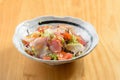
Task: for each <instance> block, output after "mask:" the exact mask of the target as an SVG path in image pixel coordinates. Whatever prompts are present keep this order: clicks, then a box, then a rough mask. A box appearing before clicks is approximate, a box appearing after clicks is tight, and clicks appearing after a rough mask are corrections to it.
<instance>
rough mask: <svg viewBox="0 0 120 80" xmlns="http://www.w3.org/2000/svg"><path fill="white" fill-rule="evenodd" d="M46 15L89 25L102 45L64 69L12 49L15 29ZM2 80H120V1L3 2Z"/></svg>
mask: <svg viewBox="0 0 120 80" xmlns="http://www.w3.org/2000/svg"><path fill="white" fill-rule="evenodd" d="M44 15H54V16H73V17H78V18H82V19H83V20H85V21H88V22H90V23H91V24H93V25H94V27H95V29H96V31H97V33H98V35H99V38H100V40H99V44H98V45H97V47H96V48H95V49H94V50H93V51H92V52H91V54H89V55H87V56H85V57H84V58H82V59H79V60H77V61H75V62H73V63H70V64H65V65H59V66H49V65H46V64H43V63H40V62H36V61H33V60H31V59H28V58H26V57H25V56H23V55H22V54H20V52H18V51H17V49H16V48H15V47H14V45H13V42H12V37H13V34H14V31H15V28H16V26H17V25H18V24H19V23H20V22H22V21H24V20H27V19H32V18H34V17H37V16H44ZM0 80H120V0H0Z"/></svg>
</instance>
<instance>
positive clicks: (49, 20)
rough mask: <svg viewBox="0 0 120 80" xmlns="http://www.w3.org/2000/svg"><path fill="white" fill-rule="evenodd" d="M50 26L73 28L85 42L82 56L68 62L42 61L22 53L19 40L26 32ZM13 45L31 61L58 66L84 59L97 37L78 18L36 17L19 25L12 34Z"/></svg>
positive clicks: (90, 27)
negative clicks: (68, 26) (41, 26)
mask: <svg viewBox="0 0 120 80" xmlns="http://www.w3.org/2000/svg"><path fill="white" fill-rule="evenodd" d="M52 24H66V25H71V26H73V27H74V28H75V32H76V33H77V34H78V35H79V34H80V35H81V36H82V37H83V39H84V40H85V41H87V42H88V43H87V47H86V49H85V50H84V51H83V53H82V54H80V55H79V56H77V57H75V58H74V59H69V60H42V59H39V58H36V57H33V56H31V55H29V54H27V53H26V52H25V51H24V48H23V45H22V42H21V39H22V38H23V37H24V36H26V35H27V30H29V32H30V33H32V32H34V31H35V30H36V28H37V27H38V26H40V25H52ZM13 43H14V45H15V47H16V48H17V49H18V50H19V51H20V53H22V54H23V55H25V56H26V57H28V58H31V59H33V60H36V61H39V62H43V63H47V64H50V65H59V64H64V63H70V62H72V61H75V60H77V59H80V58H82V57H84V56H85V55H87V54H89V53H90V52H91V51H92V50H93V49H94V48H95V46H96V45H97V44H98V35H97V33H96V31H95V29H94V27H93V26H92V25H91V24H89V23H87V22H85V21H83V20H81V19H79V18H74V17H58V16H42V17H37V18H34V19H31V20H26V21H24V22H22V23H20V24H19V25H18V26H17V28H16V30H15V33H14V36H13Z"/></svg>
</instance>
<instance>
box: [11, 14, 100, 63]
mask: <svg viewBox="0 0 120 80" xmlns="http://www.w3.org/2000/svg"><path fill="white" fill-rule="evenodd" d="M13 42H14V44H15V46H16V48H17V49H18V50H19V51H20V52H21V53H22V54H24V55H25V56H27V57H29V58H31V59H34V60H37V61H40V62H44V63H47V64H50V65H58V64H63V63H69V62H72V61H74V60H76V59H78V58H81V57H83V56H85V55H87V54H88V53H90V51H92V50H93V49H94V47H95V46H96V45H97V43H98V36H97V33H96V31H95V29H94V28H93V27H92V25H90V24H89V23H87V22H84V21H82V20H80V19H77V18H73V17H53V16H43V17H38V18H35V19H32V20H27V21H25V22H22V23H21V24H19V25H18V26H17V28H16V31H15V34H14V37H13Z"/></svg>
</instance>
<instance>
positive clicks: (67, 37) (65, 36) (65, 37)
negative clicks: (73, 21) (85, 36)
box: [62, 32, 71, 40]
mask: <svg viewBox="0 0 120 80" xmlns="http://www.w3.org/2000/svg"><path fill="white" fill-rule="evenodd" d="M62 35H63V37H64V39H65V40H70V39H71V35H70V34H69V33H68V32H64V33H62Z"/></svg>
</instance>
